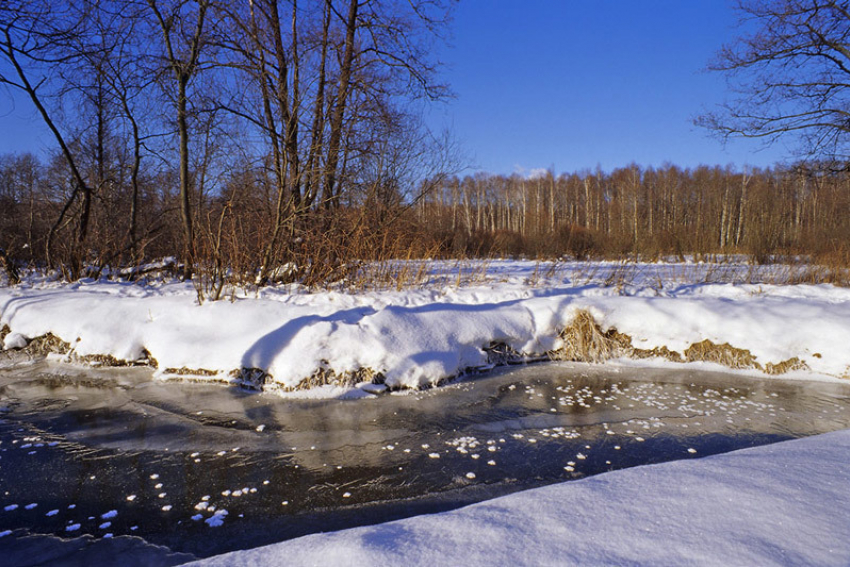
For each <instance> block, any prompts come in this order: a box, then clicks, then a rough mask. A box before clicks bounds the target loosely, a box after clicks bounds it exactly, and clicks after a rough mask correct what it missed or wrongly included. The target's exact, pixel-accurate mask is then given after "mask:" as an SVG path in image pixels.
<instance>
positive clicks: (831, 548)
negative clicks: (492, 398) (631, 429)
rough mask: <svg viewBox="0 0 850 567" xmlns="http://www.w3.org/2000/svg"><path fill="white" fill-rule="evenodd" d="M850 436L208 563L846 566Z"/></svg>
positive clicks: (609, 478) (640, 470)
mask: <svg viewBox="0 0 850 567" xmlns="http://www.w3.org/2000/svg"><path fill="white" fill-rule="evenodd" d="M848 452H850V430H844V431H838V432H834V433H827V434H824V435H818V436H815V437H808V438H805V439H799V440H795V441H786V442H783V443H778V444H774V445H768V446H764V447H757V448H754V449H746V450H742V451H736V452H733V453H727V454H725V455H717V456H713V457H706V458H704V459H694V460H688V461H676V462H670V463H664V464H660V465H649V466H643V467H637V468H632V469H625V470H620V471H615V472H610V473H606V474H602V475H598V476H594V477H589V478H586V479H582V480H578V481H573V482H566V483H562V484H557V485H553V486H547V487H544V488H537V489H533V490H528V491H525V492H519V493H515V494H512V495H509V496H504V497H501V498H497V499H494V500H490V501H487V502H482V503H480V504H474V505H472V506H467V507H465V508H461V509H458V510H455V511H452V512H446V513H441V514H435V515H429V516H418V517H414V518H409V519H405V520H399V521H395V522H389V523H385V524H379V525H375V526H367V527H362V528H355V529H350V530H345V531H341V532H335V533H327V534H315V535H310V536H306V537H302V538H299V539H295V540H290V541H286V542H282V543H278V544H273V545H270V546H267V547H262V548H258V549H253V550H248V551H238V552H235V553H231V554H226V555H222V556H219V557H214V558H211V559H208V560H206V561H201V562H200V564H203V565H227V566H229V567H232V566H238V565H246V566H247V565H288V566H289V565H291V566H296V565H340V566H343V565H358V566H359V565H427V566H429V567H430V566H433V565H470V566H471V565H652V566H659V565H719V566H724V567H725V566H729V565H741V566H744V565H760V566H767V565H811V566H814V565H842V566H845V565H848V564H850V520H848V518H850V490H847V489H848V487H850V468H848V467H847V466H846V465H847V454H848Z"/></svg>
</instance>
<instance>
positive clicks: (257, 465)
mask: <svg viewBox="0 0 850 567" xmlns="http://www.w3.org/2000/svg"><path fill="white" fill-rule="evenodd" d="M0 406H2V407H3V408H5V412H4V414H3V416H2V417H3V419H2V421H0V510H2V511H0V549H3V550H6V549H24V548H25V547H26V545H28V544H27V543H26V542H30V544H33V545H35V543H34V542H43V541H48V542H50V544H49V545H48V546H47V547H49V548H52V547H54V546H55V545H59V544H56V543H55V541H63V540H56V538H55V537H54V536H59V537H64V538H67V537H75V536H76V539H74V540H71V541H72V542H75V543H68V545H69V546H72V547H74V546H76V547H74V549H77V548H86V549H89V548H92V549H95V548H98V549H99V546H102V545H106V544H105V543H104V542H106V541H111V542H113V543H110V544H109V546H115V545H117V544H116V543H114V542H119V541H121V542H124V541H125V540H127V541H129V540H131V541H133V542H137V541H142V540H141V539H139V538H143V540H144V541H146V542H149V543H148V544H145V545H141V546H137V547H138V549H137V548H136V547H133V546H135V545H136V544H135V543H134V544H133V545H131V546H130V548H133V549H136V551H137V552H138V553H139V554H144V553H150V554H151V555H150V560H151V562H154V563H161V564H167V563H169V562H171V563H173V562H181V561H185V560H186V559H188V558H189V557H190V556H206V555H210V554H214V553H220V552H223V551H227V550H231V549H238V548H245V547H251V546H255V545H260V544H264V543H269V542H272V541H278V540H280V539H285V538H289V537H295V536H298V535H302V534H304V533H309V532H313V531H319V530H329V529H337V528H342V527H346V526H351V525H357V524H363V523H373V522H377V521H383V520H387V519H391V518H397V517H402V516H407V515H412V514H416V513H422V512H430V511H436V510H440V509H447V508H451V507H455V506H458V505H462V504H465V503H469V502H472V501H476V500H481V499H484V498H489V497H493V496H496V495H500V494H505V493H507V492H511V491H514V490H518V489H522V488H529V487H532V486H538V485H540V484H545V483H551V482H558V481H563V480H569V479H572V478H579V477H582V476H586V475H591V474H597V473H600V472H604V471H607V470H612V469H618V468H623V467H630V466H636V465H640V464H646V463H654V462H661V461H665V460H671V459H685V458H697V457H701V456H705V455H710V454H713V453H718V452H723V451H728V450H732V449H738V448H742V447H749V446H753V445H757V444H762V443H769V442H772V441H777V440H782V439H788V438H791V437H798V436H804V435H811V434H816V433H821V432H826V431H830V430H835V429H840V428H847V427H850V411H848V410H850V387H847V386H844V385H841V384H811V383H806V382H784V381H781V380H776V379H771V380H758V379H752V378H747V377H742V376H740V375H729V374H716V373H714V374H713V373H707V372H695V371H691V370H687V371H684V372H683V371H680V370H675V371H672V370H647V369H643V370H633V369H629V370H625V369H619V370H618V369H612V368H610V367H590V366H585V365H577V364H556V365H554V364H553V365H544V366H534V367H528V368H522V369H519V370H517V369H513V370H504V371H501V372H497V373H493V374H492V375H489V376H483V377H478V378H477V379H475V380H472V381H467V382H461V383H458V384H455V385H452V386H448V387H445V388H440V389H435V390H429V391H424V392H417V393H411V394H408V395H403V396H382V397H376V398H370V399H363V400H287V399H281V398H279V397H277V396H275V395H268V394H258V393H249V392H244V391H241V390H236V389H232V388H224V387H222V386H219V385H204V384H175V383H168V384H164V383H158V382H155V381H152V379H151V377H150V375H149V373H147V372H146V371H144V370H122V371H116V370H103V371H92V370H81V369H73V368H66V367H57V366H47V365H37V366H32V367H29V368H25V369H18V370H14V371H3V372H0ZM211 533H214V534H215V536H214V537H210V534H211ZM39 534H41V535H39ZM80 536H82V537H80ZM127 538H130V539H129V540H128V539H127ZM38 545H41V543H39V544H38ZM121 545H125V544H123V543H122V544H121ZM22 546H23V547H22ZM69 549H70V548H69ZM108 549H112V547H108ZM91 552H92V553H95V551H91ZM179 553H184V554H189V555H179Z"/></svg>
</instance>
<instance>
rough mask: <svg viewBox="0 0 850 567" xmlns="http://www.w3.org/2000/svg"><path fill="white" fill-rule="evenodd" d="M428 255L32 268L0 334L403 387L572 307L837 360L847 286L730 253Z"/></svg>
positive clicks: (646, 332) (545, 345) (0, 316)
mask: <svg viewBox="0 0 850 567" xmlns="http://www.w3.org/2000/svg"><path fill="white" fill-rule="evenodd" d="M430 270H431V276H432V277H430V278H429V279H426V281H424V282H423V283H422V284H421V285H417V286H416V287H415V288H412V289H405V290H402V291H380V290H379V291H362V292H360V293H343V292H339V291H325V292H317V293H304V292H303V291H299V290H297V289H296V290H293V289H292V288H289V287H285V288H263V289H261V290H259V291H258V292H257V291H253V292H244V291H242V292H239V293H237V294H236V295H235V296H234V297H233V298H231V299H228V300H222V301H217V302H207V303H204V304H202V305H199V304H198V301H197V296H196V291H195V289H194V288H193V287H192V286H191V284H188V283H178V282H172V283H158V284H147V285H140V284H132V283H118V282H106V281H101V282H92V281H81V282H78V283H74V284H62V283H55V282H49V281H45V280H35V279H31V280H29V281H28V282H26V283H24V284H21V285H18V286H15V287H0V328H2V327H3V326H4V325H5V326H8V327H9V329H10V330H11V332H10V333H9V334H8V335H7V336H6V337H5V346H6V347H7V348H10V347H20V346H22V345H24V344H26V342H27V340H28V339H31V338H34V337H38V336H41V335H44V334H46V333H52V334H54V335H56V336H57V337H59V338H60V339H62V340H63V341H65V342H67V343H70V345H71V347H72V348H73V350H74V352H75V353H76V354H77V355H81V356H85V355H110V356H112V357H114V358H117V359H120V360H128V361H132V360H136V359H139V358H141V357H142V356H143V354H144V353H145V352H147V353H148V354H149V355H150V357H152V358H153V359H155V360H156V361H157V363H158V368H159V372H160V373H163V374H164V373H165V370H166V369H189V370H208V371H214V372H218V373H219V375H218V378H223V377H226V376H227V373H229V372H232V371H234V370H239V369H242V368H258V369H262V370H263V371H266V372H268V374H270V375H271V376H272V379H273V381H274V382H275V383H276V384H277V385H280V386H283V387H285V388H292V387H296V386H297V385H298V384H299V383H301V382H302V381H303V380H305V379H307V378H309V377H310V376H311V375H313V374H314V373H315V372H316V371H317V369H326V370H327V369H330V370H333V371H334V372H335V373H336V374H338V375H342V374H343V373H345V372H354V371H357V370H358V369H369V370H371V371H374V372H380V373H382V374H383V375H384V376H385V378H386V383H387V384H388V385H390V386H403V387H418V386H422V385H425V384H430V383H435V382H437V381H439V380H441V379H445V378H448V377H452V376H455V375H457V374H458V373H461V372H463V371H464V370H466V369H471V368H478V367H486V365H487V364H488V358H487V353H486V352H485V350H484V347H486V346H488V345H490V344H491V342H496V343H505V344H507V345H509V346H510V347H511V348H513V349H515V351H518V352H521V353H525V354H541V353H545V352H548V351H552V350H553V349H557V348H558V347H559V346H560V345H561V339H560V338H559V332H560V331H561V330H562V329H563V328H564V327H565V326H567V325H568V324H569V323H570V321H571V320H572V319H573V318H574V317H575V314H576V313H577V312H578V311H579V310H586V311H588V312H590V313H591V314H592V315H593V317H594V318H595V320H596V321H597V322H598V324H599V325H600V326H601V327H602V328H603V329H609V328H615V329H617V330H618V331H619V332H620V333H625V334H626V335H629V337H631V339H632V341H633V344H634V346H635V347H638V348H641V349H653V348H655V347H662V346H663V347H667V349H669V350H671V351H676V352H679V353H682V352H683V351H684V350H685V349H686V348H687V347H688V346H689V345H691V344H694V343H697V342H700V341H702V340H705V339H708V340H710V341H712V342H713V343H715V344H722V343H729V344H730V345H732V346H733V347H736V348H738V349H745V350H748V351H750V353H751V354H752V355H753V356H754V357H755V360H756V361H757V362H758V363H760V364H762V365H765V364H767V363H774V364H775V363H779V362H781V361H784V360H787V359H790V358H793V357H798V358H799V359H800V360H801V361H802V362H804V363H805V365H806V366H807V367H808V368H807V369H806V370H802V371H794V372H792V373H791V375H793V376H798V377H816V378H826V379H829V378H833V379H834V378H842V377H846V376H848V375H850V349H847V345H848V344H850V289H845V288H840V287H834V286H832V285H828V284H821V285H775V284H753V283H741V284H732V283H706V282H711V281H716V280H718V279H725V280H732V281H735V280H737V279H744V280H747V279H749V280H752V279H753V274H752V271H751V269H750V268H749V267H747V266H745V265H740V264H737V265H736V264H725V265H713V264H694V263H690V264H665V263H659V264H614V263H567V264H560V265H557V266H555V267H554V268H552V267H551V266H549V265H547V264H538V263H535V262H521V261H493V262H488V263H486V264H480V265H471V266H470V265H467V266H463V265H460V264H454V263H440V262H434V263H432V264H430ZM766 274H767V276H768V277H765V276H766ZM766 274H765V273H762V274H760V275H759V278H760V279H766V280H768V281H769V280H770V279H771V278H770V277H769V272H767V273H766ZM776 279H781V278H776ZM457 282H461V284H460V285H458V283H457ZM464 282H465V283H464ZM642 363H643V364H647V362H646V361H643V362H642ZM648 364H672V363H670V362H667V361H662V360H660V359H654V360H651V361H649V362H648ZM326 393H332V392H326ZM336 393H339V392H338V391H337V392H336Z"/></svg>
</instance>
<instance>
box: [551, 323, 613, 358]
mask: <svg viewBox="0 0 850 567" xmlns="http://www.w3.org/2000/svg"><path fill="white" fill-rule="evenodd" d="M558 336H559V337H560V339H561V341H563V345H562V346H561V347H560V348H559V349H557V350H555V351H552V352H551V353H549V358H550V359H552V360H570V361H574V362H593V363H599V362H604V361H606V360H608V359H610V358H614V357H616V356H620V355H621V354H622V344H621V343H620V341H619V340H618V337H617V336H615V335H612V334H609V333H605V332H604V331H603V330H602V329H601V328H600V327H599V324H598V323H597V322H596V320H595V319H594V318H593V315H591V314H590V312H588V311H585V310H579V311H577V312H576V314H575V317H574V318H573V320H572V321H571V322H570V324H569V325H567V326H566V327H564V329H563V330H562V331H561V332H560V333H559V335H558Z"/></svg>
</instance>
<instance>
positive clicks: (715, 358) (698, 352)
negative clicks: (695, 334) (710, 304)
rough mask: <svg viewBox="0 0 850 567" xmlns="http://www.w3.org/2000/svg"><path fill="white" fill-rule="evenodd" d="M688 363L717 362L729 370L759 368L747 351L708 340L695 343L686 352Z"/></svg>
mask: <svg viewBox="0 0 850 567" xmlns="http://www.w3.org/2000/svg"><path fill="white" fill-rule="evenodd" d="M685 360H686V361H687V362H715V363H717V364H722V365H723V366H728V367H729V368H758V369H759V370H761V369H762V366H761V365H760V364H759V363H758V362H756V359H755V357H754V356H753V355H752V353H751V352H750V351H748V350H746V349H740V348H736V347H733V346H732V345H730V344H729V343H723V344H719V345H718V344H715V343H713V342H711V341H710V340H708V339H705V340H704V341H701V342H698V343H694V344H692V345H691V346H689V347H688V348H687V349H686V350H685Z"/></svg>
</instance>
